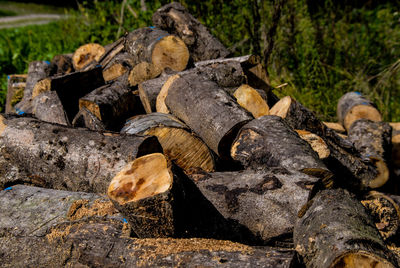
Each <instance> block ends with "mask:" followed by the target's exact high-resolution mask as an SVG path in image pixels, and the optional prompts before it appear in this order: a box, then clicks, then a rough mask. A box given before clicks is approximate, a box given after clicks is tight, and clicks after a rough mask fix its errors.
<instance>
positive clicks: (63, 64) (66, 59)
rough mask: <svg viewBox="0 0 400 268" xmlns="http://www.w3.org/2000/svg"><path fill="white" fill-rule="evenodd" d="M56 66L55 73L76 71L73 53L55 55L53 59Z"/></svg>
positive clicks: (61, 73) (54, 66)
mask: <svg viewBox="0 0 400 268" xmlns="http://www.w3.org/2000/svg"><path fill="white" fill-rule="evenodd" d="M51 65H53V68H54V75H57V74H59V75H63V74H69V73H72V72H74V71H75V69H74V65H73V63H72V54H62V55H55V56H54V57H53V59H52V60H51Z"/></svg>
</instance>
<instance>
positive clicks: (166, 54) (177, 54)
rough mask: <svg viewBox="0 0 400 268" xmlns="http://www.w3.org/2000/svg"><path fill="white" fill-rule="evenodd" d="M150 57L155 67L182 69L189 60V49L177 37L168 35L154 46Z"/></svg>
mask: <svg viewBox="0 0 400 268" xmlns="http://www.w3.org/2000/svg"><path fill="white" fill-rule="evenodd" d="M151 59H152V63H153V64H154V65H155V66H157V68H160V69H165V68H167V67H168V68H170V69H172V70H174V71H183V70H184V69H185V68H186V66H187V64H188V62H189V50H188V48H187V47H186V45H185V43H184V42H183V41H182V40H181V39H180V38H179V37H176V36H173V35H168V36H166V37H164V38H162V39H161V40H160V41H159V42H158V43H157V44H156V45H155V46H154V48H153V53H152V55H151Z"/></svg>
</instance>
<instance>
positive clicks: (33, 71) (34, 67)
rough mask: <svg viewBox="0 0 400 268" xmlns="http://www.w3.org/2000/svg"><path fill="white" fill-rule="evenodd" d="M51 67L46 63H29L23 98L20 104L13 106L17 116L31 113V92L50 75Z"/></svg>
mask: <svg viewBox="0 0 400 268" xmlns="http://www.w3.org/2000/svg"><path fill="white" fill-rule="evenodd" d="M50 73H51V66H50V63H49V62H48V61H33V62H31V63H29V67H28V77H27V78H26V86H25V89H24V96H23V98H22V100H21V102H19V103H17V104H16V105H15V110H16V111H17V114H24V113H31V111H32V105H31V100H32V91H33V87H34V86H35V84H36V83H37V82H38V81H39V80H41V79H43V78H46V77H48V76H49V75H50Z"/></svg>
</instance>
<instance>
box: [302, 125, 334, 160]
mask: <svg viewBox="0 0 400 268" xmlns="http://www.w3.org/2000/svg"><path fill="white" fill-rule="evenodd" d="M295 131H296V132H297V134H299V136H300V138H302V139H303V140H305V141H306V142H308V144H310V145H311V148H313V150H314V151H315V152H317V153H318V156H319V158H320V159H326V158H328V157H329V155H330V154H331V151H330V150H329V147H328V145H327V144H326V143H325V141H324V140H323V139H322V138H321V137H320V136H318V135H316V134H314V133H311V132H309V131H307V130H298V129H296V130H295Z"/></svg>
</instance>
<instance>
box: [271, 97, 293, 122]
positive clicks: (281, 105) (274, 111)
mask: <svg viewBox="0 0 400 268" xmlns="http://www.w3.org/2000/svg"><path fill="white" fill-rule="evenodd" d="M291 103H292V98H291V97H290V96H286V97H283V98H282V99H280V100H279V101H278V102H277V103H276V104H275V105H274V106H272V108H271V109H270V110H269V114H270V115H277V116H279V117H282V118H285V117H286V115H287V113H288V111H289V108H290V104H291Z"/></svg>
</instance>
